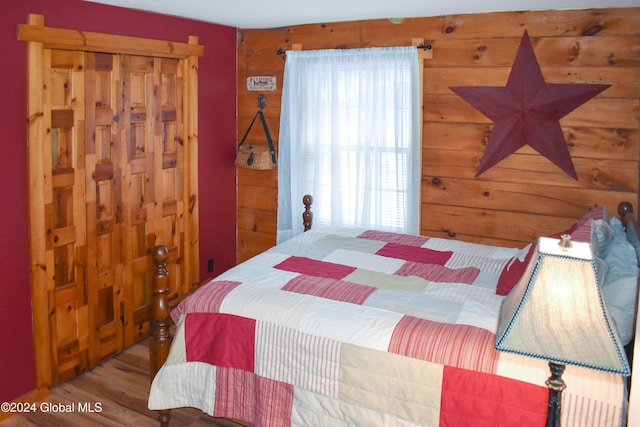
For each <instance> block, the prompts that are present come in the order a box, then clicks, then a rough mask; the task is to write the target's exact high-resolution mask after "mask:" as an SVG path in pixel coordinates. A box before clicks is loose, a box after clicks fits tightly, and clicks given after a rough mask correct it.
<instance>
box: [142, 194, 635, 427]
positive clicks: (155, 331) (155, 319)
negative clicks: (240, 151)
mask: <svg viewBox="0 0 640 427" xmlns="http://www.w3.org/2000/svg"><path fill="white" fill-rule="evenodd" d="M302 203H303V204H304V207H305V208H304V212H303V213H302V222H303V226H304V231H308V230H310V229H311V226H312V221H313V213H312V212H311V204H312V203H313V198H312V197H311V196H310V195H305V196H304V197H303V200H302ZM618 214H619V215H620V221H621V222H622V224H623V225H624V226H625V227H626V225H627V224H628V223H630V224H633V225H634V227H635V230H636V232H637V233H638V234H639V237H640V228H638V224H637V222H636V219H635V216H634V214H633V206H632V205H631V203H629V202H622V203H620V204H619V205H618ZM168 255H169V250H168V249H167V247H166V246H156V247H155V248H154V249H153V253H152V256H153V261H154V271H153V275H152V289H151V308H150V319H149V322H150V329H151V341H150V344H149V368H150V377H151V381H153V379H154V378H155V376H156V374H157V373H158V371H159V370H160V368H161V367H162V365H163V364H164V362H165V361H166V360H167V357H168V355H169V348H170V347H171V341H172V336H171V330H170V329H171V326H172V325H173V321H172V319H171V316H170V311H171V309H172V308H173V307H175V306H176V305H177V304H178V303H179V302H180V300H182V299H184V298H185V297H186V296H187V295H189V294H187V295H184V296H182V297H181V298H179V299H177V300H176V301H171V302H169V299H168V293H169V286H168V284H169V273H168V272H167V257H168ZM639 286H640V280H639ZM637 312H638V303H636V317H637ZM638 322H640V318H637V319H636V322H634V323H635V324H636V329H635V331H634V339H633V340H632V341H631V343H630V344H629V348H628V351H627V354H628V355H629V357H630V360H629V362H630V363H631V364H632V372H633V363H632V356H633V352H634V348H633V347H634V342H635V341H640V337H639V336H638V333H639V332H640V327H639V326H638ZM635 355H636V356H639V357H640V346H638V347H636V348H635ZM636 377H640V375H636ZM630 384H633V385H635V387H636V388H638V387H640V378H635V377H633V376H632V377H631V380H630ZM634 392H635V393H632V394H631V396H630V399H629V414H628V415H629V421H630V424H629V425H633V424H631V422H633V421H632V420H634V419H635V420H636V421H638V422H640V390H634ZM157 412H158V421H159V422H160V425H161V426H162V427H168V426H169V420H170V418H171V417H170V410H169V409H164V410H160V411H157Z"/></svg>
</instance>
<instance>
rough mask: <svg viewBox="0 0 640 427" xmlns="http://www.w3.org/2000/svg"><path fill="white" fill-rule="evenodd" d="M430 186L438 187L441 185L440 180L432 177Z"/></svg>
mask: <svg viewBox="0 0 640 427" xmlns="http://www.w3.org/2000/svg"><path fill="white" fill-rule="evenodd" d="M431 184H433V185H440V184H442V180H441V179H440V178H438V177H437V176H434V177H433V178H431Z"/></svg>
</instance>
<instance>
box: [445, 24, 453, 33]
mask: <svg viewBox="0 0 640 427" xmlns="http://www.w3.org/2000/svg"><path fill="white" fill-rule="evenodd" d="M454 31H455V28H453V27H452V26H447V27H445V29H444V32H445V34H451V33H453V32H454Z"/></svg>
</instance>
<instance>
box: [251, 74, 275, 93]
mask: <svg viewBox="0 0 640 427" xmlns="http://www.w3.org/2000/svg"><path fill="white" fill-rule="evenodd" d="M247 90H252V91H261V90H276V76H251V77H247Z"/></svg>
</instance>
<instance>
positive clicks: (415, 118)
mask: <svg viewBox="0 0 640 427" xmlns="http://www.w3.org/2000/svg"><path fill="white" fill-rule="evenodd" d="M419 75H420V74H419V61H418V54H417V50H416V48H415V47H400V48H372V49H346V50H345V49H341V50H318V51H288V52H287V59H286V65H285V72H284V84H283V90H282V113H281V118H280V137H279V144H278V146H279V148H278V151H279V154H278V155H279V157H278V234H277V242H278V243H279V242H282V241H285V240H287V239H289V238H291V237H293V236H294V235H296V234H299V233H301V232H302V217H301V213H302V197H303V196H304V195H305V194H311V195H312V196H313V198H314V203H313V214H314V218H313V222H314V225H320V226H324V225H328V226H336V227H343V226H344V227H364V228H375V229H378V230H389V231H398V232H408V233H416V234H417V233H418V224H419V219H418V217H419V200H420V125H421V120H420V79H419Z"/></svg>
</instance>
